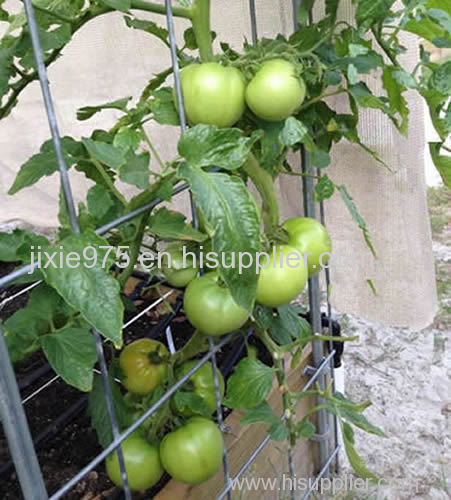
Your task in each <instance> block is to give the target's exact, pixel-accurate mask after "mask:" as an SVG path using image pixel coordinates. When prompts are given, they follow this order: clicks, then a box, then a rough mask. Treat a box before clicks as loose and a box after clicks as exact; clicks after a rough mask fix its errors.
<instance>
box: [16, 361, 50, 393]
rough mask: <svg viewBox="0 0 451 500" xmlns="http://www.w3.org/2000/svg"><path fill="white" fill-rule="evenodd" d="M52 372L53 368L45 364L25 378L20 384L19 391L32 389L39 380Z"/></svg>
mask: <svg viewBox="0 0 451 500" xmlns="http://www.w3.org/2000/svg"><path fill="white" fill-rule="evenodd" d="M51 370H52V367H51V366H50V365H49V364H48V363H44V364H43V365H42V366H40V367H39V368H36V370H34V371H32V372H31V373H30V375H27V376H26V377H25V378H23V379H22V380H21V381H20V382H19V384H18V385H19V389H20V390H24V389H26V388H27V387H30V385H32V384H33V383H34V382H36V380H38V379H39V378H41V377H43V376H44V375H46V374H47V373H49V372H50V371H51Z"/></svg>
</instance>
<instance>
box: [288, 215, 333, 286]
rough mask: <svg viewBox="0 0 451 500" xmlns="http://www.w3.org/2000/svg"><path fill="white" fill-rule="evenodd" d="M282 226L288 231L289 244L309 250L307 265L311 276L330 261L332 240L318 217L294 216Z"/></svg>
mask: <svg viewBox="0 0 451 500" xmlns="http://www.w3.org/2000/svg"><path fill="white" fill-rule="evenodd" d="M282 227H283V228H284V229H286V230H287V231H288V234H289V237H290V238H289V240H288V242H289V244H290V245H291V246H293V247H295V248H296V249H297V250H298V251H299V252H301V253H303V254H304V253H305V252H308V255H306V257H307V265H308V274H309V277H311V276H314V275H315V274H318V272H319V271H320V270H321V269H323V268H324V267H325V266H326V265H327V263H328V262H329V256H330V253H331V251H332V241H331V239H330V235H329V233H328V231H327V229H326V228H325V227H324V226H323V225H322V224H321V223H320V222H319V221H317V220H316V219H311V218H309V217H293V218H291V219H287V220H286V221H285V222H284V223H283V224H282Z"/></svg>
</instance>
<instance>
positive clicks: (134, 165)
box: [119, 151, 150, 189]
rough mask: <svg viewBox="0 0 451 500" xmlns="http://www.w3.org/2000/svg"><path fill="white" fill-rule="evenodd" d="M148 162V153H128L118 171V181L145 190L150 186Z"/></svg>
mask: <svg viewBox="0 0 451 500" xmlns="http://www.w3.org/2000/svg"><path fill="white" fill-rule="evenodd" d="M149 162H150V154H149V153H141V154H135V153H134V152H133V151H129V152H128V153H127V156H126V157H125V163H124V164H123V165H121V167H120V169H119V179H120V180H121V181H122V182H126V183H127V184H133V185H134V186H136V187H137V188H139V189H147V188H148V187H149V186H150V185H149Z"/></svg>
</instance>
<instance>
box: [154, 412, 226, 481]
mask: <svg viewBox="0 0 451 500" xmlns="http://www.w3.org/2000/svg"><path fill="white" fill-rule="evenodd" d="M223 448H224V445H223V440H222V435H221V432H220V431H219V429H218V426H217V425H216V424H215V423H214V422H212V421H211V420H208V419H206V418H203V417H192V418H190V419H189V420H188V422H187V423H186V424H185V425H183V426H182V427H179V428H178V429H176V430H175V431H173V432H171V433H169V434H167V435H166V436H165V437H164V439H163V441H162V442H161V445H160V456H161V463H162V464H163V467H164V469H165V470H166V471H167V472H168V473H169V474H170V475H171V476H172V477H173V478H175V479H177V480H178V481H183V482H184V483H188V484H198V483H202V482H203V481H206V480H207V479H209V478H210V477H211V476H213V475H214V474H216V472H218V470H219V468H220V467H221V465H222V454H223Z"/></svg>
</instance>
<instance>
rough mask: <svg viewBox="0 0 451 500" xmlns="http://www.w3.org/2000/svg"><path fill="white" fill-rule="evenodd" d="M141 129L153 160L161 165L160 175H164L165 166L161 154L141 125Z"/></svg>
mask: <svg viewBox="0 0 451 500" xmlns="http://www.w3.org/2000/svg"><path fill="white" fill-rule="evenodd" d="M141 131H142V133H143V135H144V140H145V141H146V143H147V145H148V146H149V149H150V151H151V152H152V154H153V155H154V157H155V160H157V163H158V164H159V165H160V167H161V172H160V173H161V175H164V174H165V170H166V168H167V166H166V164H165V163H164V161H163V160H162V159H161V156H160V155H159V154H158V151H157V150H156V149H155V147H154V145H153V144H152V141H151V140H150V139H149V136H148V135H147V134H146V131H145V130H144V127H143V126H141Z"/></svg>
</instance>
